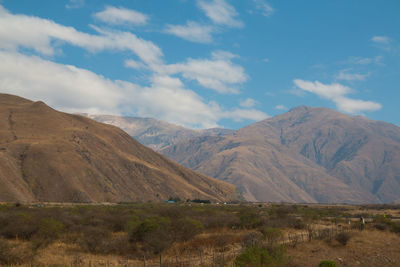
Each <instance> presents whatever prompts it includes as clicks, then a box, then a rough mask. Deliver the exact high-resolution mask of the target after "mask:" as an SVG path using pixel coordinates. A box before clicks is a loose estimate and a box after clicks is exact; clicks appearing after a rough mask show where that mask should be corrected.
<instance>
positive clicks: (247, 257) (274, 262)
mask: <svg viewBox="0 0 400 267" xmlns="http://www.w3.org/2000/svg"><path fill="white" fill-rule="evenodd" d="M235 265H236V266H290V260H289V258H288V257H287V256H286V248H285V247H284V246H279V247H275V248H269V249H268V248H264V247H259V246H255V247H249V248H247V249H246V250H245V251H244V252H243V253H242V254H240V255H239V256H237V257H236V259H235Z"/></svg>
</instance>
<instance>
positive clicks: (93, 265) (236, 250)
mask: <svg viewBox="0 0 400 267" xmlns="http://www.w3.org/2000/svg"><path fill="white" fill-rule="evenodd" d="M349 231H354V229H350V228H342V227H337V226H336V227H331V228H320V229H317V228H312V227H311V228H308V229H306V230H303V231H301V232H293V233H288V234H286V235H285V236H282V238H281V239H280V240H277V241H276V244H278V245H280V244H283V245H285V246H291V247H295V246H297V245H298V244H300V243H304V242H309V241H312V240H315V239H325V240H326V239H330V240H332V239H334V238H335V237H336V236H337V235H338V234H339V233H342V232H349ZM264 244H266V243H265V241H264ZM276 244H275V245H276ZM266 245H268V244H266ZM242 252H243V248H242V247H240V246H239V247H230V248H228V247H226V248H222V249H197V250H194V251H192V253H190V254H186V255H175V256H170V255H162V254H161V255H160V256H157V257H152V258H146V257H143V258H141V259H126V260H121V259H118V260H104V259H93V258H92V257H90V256H76V257H75V258H74V259H73V260H72V261H71V262H68V263H53V264H41V263H31V264H28V265H26V266H30V267H186V266H201V267H203V266H210V267H217V266H226V267H233V266H235V265H234V259H235V258H236V257H237V256H238V255H240V254H241V253H242ZM6 266H11V265H6Z"/></svg>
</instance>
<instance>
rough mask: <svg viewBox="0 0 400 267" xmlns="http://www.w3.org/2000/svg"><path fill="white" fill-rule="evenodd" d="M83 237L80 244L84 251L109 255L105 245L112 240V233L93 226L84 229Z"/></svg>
mask: <svg viewBox="0 0 400 267" xmlns="http://www.w3.org/2000/svg"><path fill="white" fill-rule="evenodd" d="M81 234H82V236H81V238H80V239H79V241H78V243H79V245H80V247H81V248H82V249H84V250H85V251H88V252H91V253H107V251H104V250H103V247H104V246H103V245H104V243H105V242H107V241H108V240H109V238H110V232H109V231H107V230H105V229H102V228H99V227H93V226H86V227H85V228H83V229H82V232H81Z"/></svg>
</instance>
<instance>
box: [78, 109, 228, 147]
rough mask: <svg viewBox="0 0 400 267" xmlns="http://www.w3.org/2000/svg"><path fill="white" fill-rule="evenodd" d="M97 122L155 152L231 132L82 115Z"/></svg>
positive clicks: (141, 120) (161, 122)
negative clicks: (121, 131) (126, 135)
mask: <svg viewBox="0 0 400 267" xmlns="http://www.w3.org/2000/svg"><path fill="white" fill-rule="evenodd" d="M83 115H84V116H87V117H89V118H91V119H94V120H96V121H99V122H103V123H107V124H111V125H114V126H117V127H119V128H121V129H122V130H124V131H125V132H127V133H128V134H129V135H130V136H132V137H133V138H135V139H136V140H138V141H139V142H140V143H141V144H143V145H145V146H148V147H150V148H152V149H154V150H156V151H158V150H160V149H163V148H164V147H167V146H169V145H173V144H176V143H179V142H181V141H184V140H186V139H189V138H192V137H197V136H203V135H216V136H220V135H227V134H231V133H232V132H233V130H229V129H222V128H212V129H206V130H191V129H188V128H185V127H182V126H178V125H175V124H172V123H168V122H164V121H160V120H156V119H152V118H139V117H122V116H112V115H89V114H83Z"/></svg>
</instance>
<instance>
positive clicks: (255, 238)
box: [242, 232, 264, 248]
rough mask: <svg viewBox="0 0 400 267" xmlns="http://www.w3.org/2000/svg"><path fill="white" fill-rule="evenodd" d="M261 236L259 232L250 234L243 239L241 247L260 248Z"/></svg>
mask: <svg viewBox="0 0 400 267" xmlns="http://www.w3.org/2000/svg"><path fill="white" fill-rule="evenodd" d="M263 239H264V237H263V235H262V234H261V233H259V232H251V233H248V234H247V235H245V236H244V237H243V240H242V247H245V248H248V247H256V246H261V245H262V243H263Z"/></svg>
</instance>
